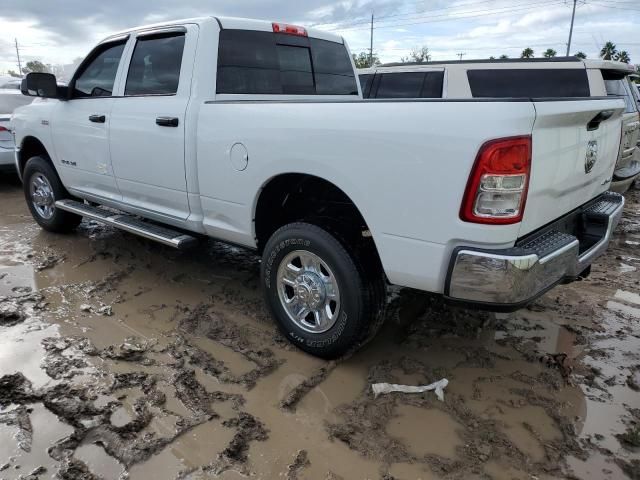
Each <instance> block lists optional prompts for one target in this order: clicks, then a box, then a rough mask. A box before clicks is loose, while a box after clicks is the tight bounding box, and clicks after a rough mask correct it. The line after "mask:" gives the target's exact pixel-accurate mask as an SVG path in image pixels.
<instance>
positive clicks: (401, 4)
mask: <svg viewBox="0 0 640 480" xmlns="http://www.w3.org/2000/svg"><path fill="white" fill-rule="evenodd" d="M2 3H3V8H2V11H1V12H0V31H1V32H2V33H3V35H2V37H1V38H0V73H2V72H5V71H6V70H8V69H14V70H17V67H16V52H15V46H14V45H13V39H14V38H17V39H18V44H19V47H20V52H21V56H22V59H23V64H24V62H25V61H28V60H32V59H38V60H41V61H43V62H44V63H51V64H68V63H71V62H72V61H73V60H74V59H75V58H77V57H81V56H84V55H85V54H86V53H87V52H88V50H89V49H90V48H91V47H92V45H93V44H94V43H95V42H96V41H98V40H100V39H101V38H103V37H104V36H106V35H107V34H109V33H110V32H113V31H115V30H121V29H124V28H127V27H133V26H137V25H142V24H145V23H153V22H157V21H162V20H167V19H175V18H184V17H190V16H199V15H228V16H239V17H252V18H262V19H267V20H284V21H288V22H290V23H298V24H301V25H306V26H317V28H322V29H326V30H331V31H335V32H338V33H340V34H342V35H343V36H344V37H345V38H346V39H347V41H348V42H349V44H350V46H351V49H352V50H353V51H354V52H358V51H362V50H365V49H368V47H369V23H368V22H369V19H370V16H371V13H372V12H374V15H375V17H376V19H377V20H376V21H375V24H374V25H375V30H374V50H375V52H376V53H378V55H379V56H380V57H381V59H382V61H383V62H391V61H396V60H398V59H400V57H402V56H403V55H406V54H407V53H408V52H409V50H411V49H412V48H414V47H417V46H422V45H427V46H428V47H429V49H430V50H431V53H432V57H433V59H434V60H446V59H453V58H457V54H458V53H463V54H464V57H463V58H465V59H471V58H488V57H489V56H490V55H495V56H499V55H501V54H507V55H509V56H511V57H514V56H519V54H520V52H521V51H522V49H523V48H525V47H528V46H529V47H531V48H533V49H534V51H535V52H536V56H540V55H541V54H542V52H543V51H544V50H545V49H547V48H553V49H555V50H557V51H558V52H559V53H564V51H565V49H566V42H567V36H568V29H569V23H570V18H571V6H572V3H573V2H572V0H455V1H451V0H449V1H446V0H341V1H336V0H297V1H292V0H269V1H264V0H177V1H176V0H153V1H149V0H56V1H51V0H50V1H43V0H3V1H2ZM575 25H576V26H575V30H574V40H573V46H572V49H571V50H572V53H575V52H577V51H583V52H585V53H586V54H587V55H588V56H589V57H596V56H597V54H598V51H599V49H600V47H601V46H602V44H603V43H604V42H605V41H608V40H610V41H612V42H614V43H615V44H616V45H617V46H618V49H620V50H626V51H628V52H629V55H630V56H631V60H632V61H635V62H637V63H640V35H639V34H638V33H639V28H638V27H639V26H640V0H579V1H578V8H577V11H576V24H575Z"/></svg>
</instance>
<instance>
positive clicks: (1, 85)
mask: <svg viewBox="0 0 640 480" xmlns="http://www.w3.org/2000/svg"><path fill="white" fill-rule="evenodd" d="M20 82H21V80H20V79H14V78H11V77H9V78H4V79H0V173H13V174H14V175H15V171H16V167H15V145H14V144H13V135H12V134H11V130H12V127H11V114H12V113H13V111H14V110H15V109H16V108H18V107H21V106H23V105H28V104H30V103H31V102H32V101H33V98H30V97H25V96H24V95H22V93H21V92H20ZM16 86H17V88H16Z"/></svg>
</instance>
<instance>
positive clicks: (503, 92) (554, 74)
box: [467, 69, 591, 98]
mask: <svg viewBox="0 0 640 480" xmlns="http://www.w3.org/2000/svg"><path fill="white" fill-rule="evenodd" d="M467 78H468V79H469V86H470V87H471V94H472V95H473V97H475V98H482V97H488V98H518V97H520V98H522V97H524V98H559V97H589V96H591V93H590V90H589V80H588V78H587V71H586V70H585V69H493V70H469V71H468V72H467Z"/></svg>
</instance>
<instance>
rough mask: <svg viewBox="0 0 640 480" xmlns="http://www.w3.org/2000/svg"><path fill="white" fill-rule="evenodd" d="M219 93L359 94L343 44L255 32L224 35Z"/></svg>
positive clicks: (225, 32) (220, 56)
mask: <svg viewBox="0 0 640 480" xmlns="http://www.w3.org/2000/svg"><path fill="white" fill-rule="evenodd" d="M217 93H235V94H258V95H260V94H264V95H268V94H286V95H357V94H358V88H357V84H356V78H355V75H354V73H353V69H352V67H351V60H350V59H349V54H348V52H347V49H346V48H345V46H344V45H342V44H339V43H335V42H329V41H325V40H319V39H314V38H306V37H296V36H292V35H285V34H276V33H271V32H257V31H250V30H223V31H222V32H220V47H219V50H218V80H217Z"/></svg>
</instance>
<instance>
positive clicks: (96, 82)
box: [73, 42, 126, 98]
mask: <svg viewBox="0 0 640 480" xmlns="http://www.w3.org/2000/svg"><path fill="white" fill-rule="evenodd" d="M125 43H126V42H121V43H115V44H114V43H112V44H109V45H105V46H104V48H103V49H102V51H100V50H99V51H98V52H97V53H96V55H95V56H94V58H93V60H92V61H91V62H89V63H88V64H87V65H86V66H85V67H84V68H83V70H82V72H81V73H80V75H78V77H77V78H76V80H75V84H74V86H73V87H74V88H73V97H74V98H86V97H110V96H111V95H112V92H113V84H114V83H115V80H116V73H117V72H118V65H119V64H120V58H121V57H122V52H123V51H124V46H125Z"/></svg>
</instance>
